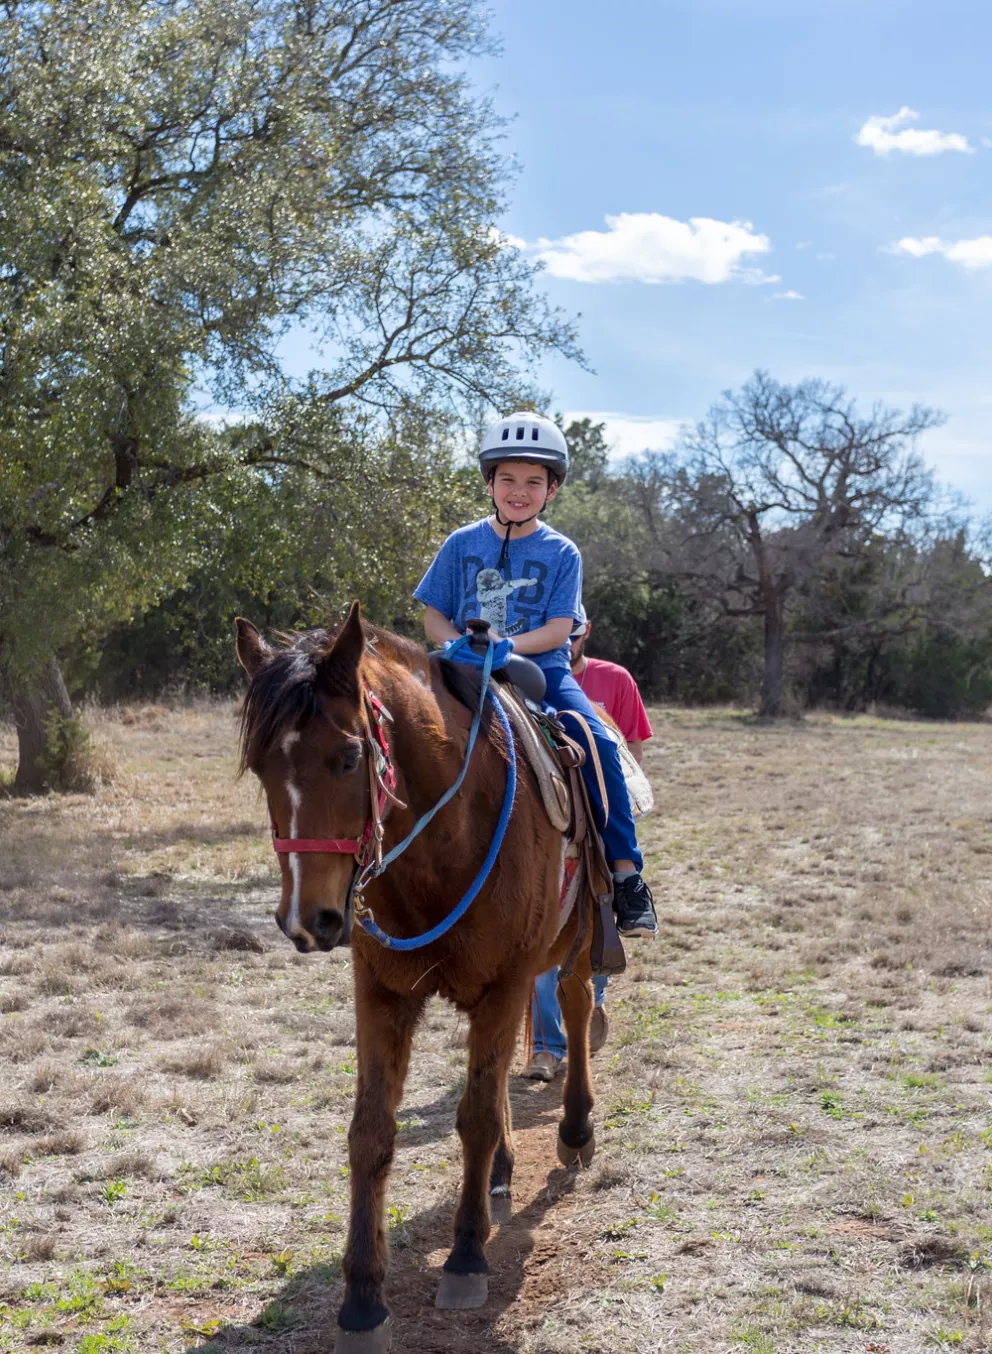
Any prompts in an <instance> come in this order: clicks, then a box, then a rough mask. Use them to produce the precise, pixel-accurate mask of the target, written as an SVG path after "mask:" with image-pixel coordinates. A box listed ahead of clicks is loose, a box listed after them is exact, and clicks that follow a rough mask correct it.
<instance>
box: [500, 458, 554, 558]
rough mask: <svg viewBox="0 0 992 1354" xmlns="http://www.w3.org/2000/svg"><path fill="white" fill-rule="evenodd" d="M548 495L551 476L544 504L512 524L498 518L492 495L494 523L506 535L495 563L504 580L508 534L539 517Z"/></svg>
mask: <svg viewBox="0 0 992 1354" xmlns="http://www.w3.org/2000/svg"><path fill="white" fill-rule="evenodd" d="M489 483H490V484H492V479H490V481H489ZM550 493H551V476H550V475H549V476H548V487H547V489H546V490H545V492H544V502H543V503H542V504H541V506H540V507H539V508H538V510H537V512H532V513H531V515H530V516H529V517H525V518H524V520H523V521H522V522H514V521H511V520H510V519H507V520H506V521H505V522H504V521H503V518H502V517H501V516H500V512H499V508H498V507H497V506H496V495H495V494H493V516H494V517H495V518H496V521H497V522H498V524H499V525H500V526H501V527H506V535H505V536H504V537H503V544H502V545H501V546H500V549H499V559H498V560H497V561H496V571H497V573H500V574H502V575H503V577H504V578H506V577H507V569H508V568H509V559H510V532H511V531H512V530H513V528H514V527H525V526H526V525H527V523H528V522H533V520H534V518H535V517H540V515H541V513H542V512H543V511H544V509H545V508H546V507H547V506H548V495H549V494H550Z"/></svg>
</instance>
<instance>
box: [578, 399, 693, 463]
mask: <svg viewBox="0 0 992 1354" xmlns="http://www.w3.org/2000/svg"><path fill="white" fill-rule="evenodd" d="M563 417H564V420H565V427H566V428H567V427H568V425H569V424H570V423H571V422H573V420H576V421H577V420H580V419H583V418H588V419H591V420H592V422H593V423H604V424H605V425H606V427H605V430H604V436H605V438H606V444H607V446H608V447H609V449H610V460H611V461H623V460H626V458H627V457H628V456H636V455H638V453H639V452H642V451H670V450H671V448H672V447H673V446H674V445H675V439H676V438H677V437H678V435H679V429H680V428H681V427H682V420H681V419H677V418H657V417H655V416H654V415H653V414H616V413H609V412H606V413H604V412H603V411H602V410H594V409H573V410H570V411H569V412H568V413H567V414H565V415H563Z"/></svg>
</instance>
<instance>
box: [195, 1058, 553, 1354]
mask: <svg viewBox="0 0 992 1354" xmlns="http://www.w3.org/2000/svg"><path fill="white" fill-rule="evenodd" d="M560 1085H561V1084H560V1082H559V1083H558V1085H557V1086H556V1085H551V1086H542V1087H540V1088H536V1087H533V1086H531V1085H528V1087H527V1090H526V1091H525V1092H524V1093H522V1094H517V1095H514V1096H513V1100H514V1111H515V1113H514V1121H515V1124H516V1126H517V1127H519V1128H521V1129H524V1128H528V1127H534V1126H536V1125H539V1124H542V1123H543V1122H545V1121H548V1122H550V1121H552V1120H553V1118H554V1117H555V1116H556V1115H557V1113H558V1108H559V1099H560V1096H559V1092H560ZM448 1099H449V1097H444V1098H443V1099H442V1100H440V1101H437V1102H435V1103H436V1104H437V1106H438V1112H440V1109H441V1108H442V1107H445V1106H446V1103H447V1100H448ZM417 1113H420V1114H423V1113H424V1108H423V1107H421V1108H420V1109H418V1110H417ZM553 1141H554V1139H553V1137H552V1136H551V1135H550V1134H549V1137H548V1157H549V1162H548V1165H549V1170H548V1172H547V1174H546V1176H545V1175H543V1172H542V1173H539V1174H540V1175H541V1176H542V1177H543V1183H541V1184H540V1185H539V1186H538V1187H537V1188H536V1189H535V1188H534V1185H533V1183H532V1184H531V1186H530V1190H529V1193H530V1195H531V1197H529V1198H521V1197H520V1194H519V1189H518V1192H517V1197H516V1199H515V1208H514V1213H513V1217H512V1218H511V1219H510V1221H509V1223H507V1224H506V1225H505V1226H503V1227H496V1228H494V1229H493V1234H492V1236H491V1238H490V1240H489V1245H488V1247H487V1252H486V1253H487V1257H488V1260H489V1301H488V1302H487V1303H486V1305H485V1306H484V1307H481V1308H479V1309H478V1310H477V1311H468V1312H450V1311H445V1312H439V1311H436V1310H435V1308H434V1305H433V1304H434V1296H435V1293H436V1292H437V1286H438V1283H439V1282H440V1275H441V1265H442V1263H443V1256H444V1253H446V1252H447V1250H448V1247H449V1245H450V1242H451V1227H452V1218H453V1215H454V1208H455V1202H456V1200H455V1197H454V1194H453V1193H452V1194H450V1195H448V1196H447V1197H445V1198H444V1199H443V1200H442V1201H441V1202H439V1203H437V1204H434V1205H432V1206H431V1207H430V1208H427V1209H424V1210H423V1211H422V1212H420V1213H417V1214H415V1215H414V1216H413V1217H411V1218H409V1219H408V1220H407V1221H406V1222H404V1223H403V1225H402V1226H401V1227H398V1228H396V1229H394V1230H393V1232H392V1234H391V1256H390V1263H389V1273H388V1276H387V1278H386V1286H385V1287H386V1301H387V1303H388V1305H389V1308H390V1312H391V1315H392V1322H393V1333H392V1349H393V1354H401V1351H409V1350H415V1351H416V1354H483V1351H484V1354H518V1351H519V1344H518V1343H517V1342H516V1340H514V1341H513V1343H510V1342H508V1340H507V1339H506V1338H505V1336H503V1335H501V1334H498V1333H496V1332H495V1331H494V1327H495V1326H496V1325H497V1324H498V1323H499V1321H500V1319H501V1317H503V1315H504V1313H506V1311H507V1310H508V1309H509V1308H510V1307H511V1306H512V1305H513V1304H514V1303H515V1302H516V1301H517V1300H518V1298H519V1297H520V1295H521V1291H522V1289H523V1286H524V1280H525V1278H526V1268H527V1262H528V1260H529V1258H530V1256H531V1254H532V1252H533V1250H534V1236H535V1233H536V1231H537V1230H538V1229H539V1228H540V1227H541V1225H542V1223H543V1222H544V1220H545V1218H546V1216H547V1215H548V1213H549V1212H550V1211H551V1210H552V1209H553V1208H554V1206H555V1204H556V1203H557V1202H558V1200H560V1199H561V1198H563V1197H565V1196H566V1195H568V1194H570V1193H571V1192H572V1191H573V1190H574V1188H575V1185H576V1181H577V1179H578V1174H577V1172H576V1171H575V1170H574V1169H573V1170H562V1169H560V1168H557V1167H555V1168H554V1169H550V1167H551V1166H552V1163H553V1161H554V1147H553ZM532 1180H533V1176H532ZM343 1292H344V1285H343V1282H342V1280H341V1277H340V1273H339V1271H338V1270H337V1269H336V1268H335V1269H332V1268H331V1267H330V1266H329V1265H316V1266H312V1267H311V1268H309V1269H306V1270H303V1271H301V1272H300V1273H299V1274H296V1275H294V1276H293V1277H292V1278H291V1279H290V1280H289V1281H288V1282H287V1283H286V1284H285V1285H284V1287H283V1288H282V1289H281V1291H280V1292H279V1293H278V1294H276V1295H275V1297H273V1299H272V1300H271V1301H270V1302H268V1303H267V1304H266V1306H265V1307H264V1308H263V1310H262V1312H261V1313H260V1315H259V1318H258V1320H257V1321H255V1322H253V1323H252V1324H251V1325H240V1326H228V1327H224V1328H222V1329H220V1330H218V1331H217V1332H216V1333H215V1334H213V1335H211V1336H210V1337H209V1339H204V1340H203V1341H201V1342H200V1343H197V1344H191V1345H189V1346H188V1347H187V1354H192V1351H194V1350H195V1351H197V1354H207V1351H216V1354H221V1351H223V1354H232V1351H240V1350H248V1349H253V1350H257V1349H266V1348H268V1349H276V1348H278V1349H280V1350H286V1351H288V1350H292V1354H331V1351H332V1350H333V1347H334V1338H335V1333H336V1331H337V1313H338V1308H339V1307H340V1305H341V1301H342V1298H343ZM548 1301H550V1297H549V1296H547V1295H544V1297H543V1299H542V1305H547V1302H548Z"/></svg>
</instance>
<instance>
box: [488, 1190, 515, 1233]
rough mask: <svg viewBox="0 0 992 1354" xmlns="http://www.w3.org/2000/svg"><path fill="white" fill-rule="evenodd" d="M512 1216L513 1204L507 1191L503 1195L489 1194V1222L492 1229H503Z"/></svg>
mask: <svg viewBox="0 0 992 1354" xmlns="http://www.w3.org/2000/svg"><path fill="white" fill-rule="evenodd" d="M512 1214H513V1202H512V1200H511V1198H510V1194H509V1191H507V1192H506V1193H505V1194H490V1196H489V1221H490V1222H491V1223H492V1225H493V1226H494V1227H505V1226H506V1224H507V1223H508V1222H509V1221H510V1218H511V1216H512Z"/></svg>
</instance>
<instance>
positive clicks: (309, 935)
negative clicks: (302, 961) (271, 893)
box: [275, 907, 348, 954]
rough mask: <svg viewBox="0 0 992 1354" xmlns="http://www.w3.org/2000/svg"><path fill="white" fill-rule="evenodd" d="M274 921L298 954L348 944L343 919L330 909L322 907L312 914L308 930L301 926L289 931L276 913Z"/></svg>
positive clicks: (283, 920) (331, 948)
mask: <svg viewBox="0 0 992 1354" xmlns="http://www.w3.org/2000/svg"><path fill="white" fill-rule="evenodd" d="M275 921H276V925H277V926H278V927H279V930H280V931H281V932H282V933H283V935H284V936H286V937H287V938H288V939H289V940H291V941H292V942H293V944H294V945H295V946H296V948H297V949H298V950H299V952H300V954H310V953H312V951H313V950H315V949H316V950H325V951H326V950H333V949H334V947H335V945H342V944H343V945H347V943H348V936H347V934H346V931H347V928H346V926H345V919H344V917H343V916H342V914H341V913H340V912H336V911H335V910H334V909H333V908H330V907H322V908H321V909H320V910H319V911H318V912H317V913H315V914H314V919H313V922H312V923H311V926H310V929H309V930H305V929H304V928H303V927H302V926H301V927H299V928H298V929H296V930H293V931H290V930H289V929H288V927H287V925H286V921H285V919H284V918H283V917H281V916H280V915H279V913H278V912H276V913H275Z"/></svg>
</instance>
